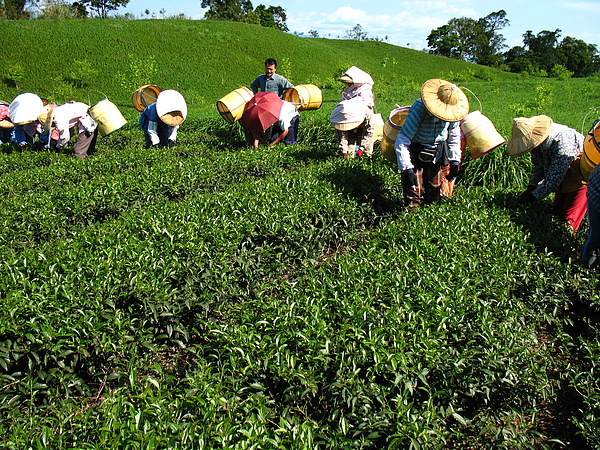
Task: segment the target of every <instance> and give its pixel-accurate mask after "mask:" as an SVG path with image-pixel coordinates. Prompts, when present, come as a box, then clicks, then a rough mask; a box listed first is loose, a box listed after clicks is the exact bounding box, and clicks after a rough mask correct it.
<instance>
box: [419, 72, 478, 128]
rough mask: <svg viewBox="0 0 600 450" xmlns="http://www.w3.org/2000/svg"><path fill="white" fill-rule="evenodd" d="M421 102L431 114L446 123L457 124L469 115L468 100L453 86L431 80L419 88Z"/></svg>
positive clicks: (434, 79)
mask: <svg viewBox="0 0 600 450" xmlns="http://www.w3.org/2000/svg"><path fill="white" fill-rule="evenodd" d="M421 100H422V101H423V104H424V105H425V107H426V108H427V111H429V112H430V113H431V114H433V115H434V116H436V117H439V118H440V119H442V120H445V121H447V122H457V121H459V120H461V119H463V118H464V117H465V116H466V115H467V114H469V99H468V98H467V96H466V95H465V93H464V92H463V91H462V90H461V89H460V88H459V87H458V86H457V85H455V84H453V83H450V82H449V81H445V80H440V79H439V78H432V79H431V80H427V81H426V82H425V83H423V86H422V87H421Z"/></svg>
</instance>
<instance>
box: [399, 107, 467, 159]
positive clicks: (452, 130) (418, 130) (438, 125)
mask: <svg viewBox="0 0 600 450" xmlns="http://www.w3.org/2000/svg"><path fill="white" fill-rule="evenodd" d="M415 142H416V143H419V144H426V145H433V144H439V143H442V142H447V143H448V159H449V160H450V161H458V162H460V160H461V156H462V155H461V150H460V127H459V122H446V121H445V120H442V119H440V118H438V117H436V116H434V115H433V114H431V113H429V111H427V108H425V105H424V104H423V101H422V100H421V99H420V98H418V99H417V100H415V102H414V103H413V104H412V106H411V107H410V109H409V110H408V115H407V116H406V120H405V121H404V124H403V125H402V128H400V131H399V132H398V135H397V136H396V142H395V144H394V148H395V149H396V156H397V159H398V169H399V170H407V169H412V168H413V167H414V166H413V164H412V162H411V160H410V152H409V150H408V146H409V145H410V144H411V143H415Z"/></svg>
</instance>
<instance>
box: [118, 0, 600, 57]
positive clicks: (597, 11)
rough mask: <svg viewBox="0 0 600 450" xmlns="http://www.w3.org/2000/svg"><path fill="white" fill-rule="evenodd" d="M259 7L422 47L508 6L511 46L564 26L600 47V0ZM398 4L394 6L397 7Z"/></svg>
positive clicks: (170, 10)
mask: <svg viewBox="0 0 600 450" xmlns="http://www.w3.org/2000/svg"><path fill="white" fill-rule="evenodd" d="M200 4H201V0H178V1H176V2H172V3H170V2H167V1H165V0H130V1H129V4H128V5H127V7H126V8H120V9H119V10H117V12H118V13H125V12H130V13H132V14H135V15H136V16H137V17H142V16H145V15H144V12H145V11H146V10H149V11H150V12H151V13H153V14H154V16H156V17H160V16H161V14H160V11H161V10H163V9H164V11H165V14H166V15H176V14H179V13H183V14H185V15H186V16H188V17H191V18H192V19H201V18H202V17H203V15H204V10H203V9H202V8H201V7H200ZM252 4H253V5H254V6H255V7H256V6H258V5H259V4H263V5H266V6H269V5H275V6H281V7H282V8H283V9H284V10H285V11H286V14H287V25H288V28H289V29H290V32H298V33H304V34H306V33H308V31H310V30H316V31H317V32H318V33H319V36H321V37H329V38H337V37H342V36H345V35H346V31H348V30H350V29H352V28H353V27H354V26H355V25H356V24H360V25H361V26H362V30H363V31H364V32H366V33H367V35H368V36H369V37H379V38H382V39H383V38H385V37H386V36H387V37H388V42H390V43H392V44H395V45H401V46H403V47H411V48H414V49H417V50H421V49H423V48H425V47H426V46H427V36H428V35H429V33H430V32H431V30H433V29H435V28H438V27H440V26H442V25H444V24H446V23H447V22H448V20H450V19H452V18H454V17H470V18H473V19H479V18H481V17H485V16H487V15H488V14H490V13H492V12H496V11H499V10H501V9H504V11H506V18H507V19H508V20H509V21H510V25H509V26H507V27H506V28H504V29H503V30H501V31H500V33H501V34H502V35H503V36H504V37H505V39H506V42H505V44H506V45H508V46H509V47H514V46H515V45H522V44H523V38H522V35H523V34H524V33H525V32H526V31H527V30H531V31H532V32H533V34H537V33H539V32H540V31H542V30H549V31H554V30H556V29H557V28H558V29H560V30H562V32H561V34H560V39H562V38H564V37H566V36H572V37H575V38H577V39H582V40H584V41H585V42H587V43H588V44H596V45H597V46H598V48H599V49H600V26H599V23H600V1H598V0H594V1H589V0H588V1H554V0H546V1H539V0H501V1H496V0H487V1H484V2H482V1H481V0H446V1H435V0H431V1H427V0H413V1H403V0H400V1H390V0H377V1H375V0H361V1H355V0H346V1H344V2H336V1H329V2H327V1H325V2H323V1H322V0H281V1H274V2H270V1H252ZM391 5H393V6H391Z"/></svg>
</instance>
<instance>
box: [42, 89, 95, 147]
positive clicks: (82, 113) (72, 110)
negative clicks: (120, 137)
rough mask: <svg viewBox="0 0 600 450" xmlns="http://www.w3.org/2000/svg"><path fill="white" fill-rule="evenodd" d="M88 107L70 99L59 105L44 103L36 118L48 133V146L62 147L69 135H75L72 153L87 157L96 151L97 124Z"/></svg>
mask: <svg viewBox="0 0 600 450" xmlns="http://www.w3.org/2000/svg"><path fill="white" fill-rule="evenodd" d="M89 109H90V107H89V106H88V105H86V104H85V103H81V102H75V101H70V102H68V103H65V104H63V105H60V106H56V105H55V104H50V105H46V110H45V111H44V113H42V114H40V116H39V117H38V120H39V121H40V123H41V124H42V125H43V126H44V130H45V132H49V133H50V146H51V147H56V148H61V147H64V146H65V145H66V144H67V142H69V140H70V139H71V137H73V136H75V135H77V141H76V142H75V146H74V147H73V154H74V155H75V156H77V157H78V158H87V157H88V156H90V155H92V154H93V153H94V152H95V151H96V141H97V139H98V124H97V123H96V121H95V120H94V119H92V117H91V116H90V114H89Z"/></svg>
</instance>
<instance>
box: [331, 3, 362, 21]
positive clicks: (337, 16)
mask: <svg viewBox="0 0 600 450" xmlns="http://www.w3.org/2000/svg"><path fill="white" fill-rule="evenodd" d="M367 17H368V16H367V14H366V13H365V12H364V11H362V10H360V9H355V8H351V7H350V6H342V7H341V8H338V9H337V10H335V11H334V12H333V14H330V15H329V16H327V20H328V21H329V22H333V23H339V22H342V23H349V22H350V23H354V22H356V23H360V21H361V20H362V21H363V22H365V21H368V19H367Z"/></svg>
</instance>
